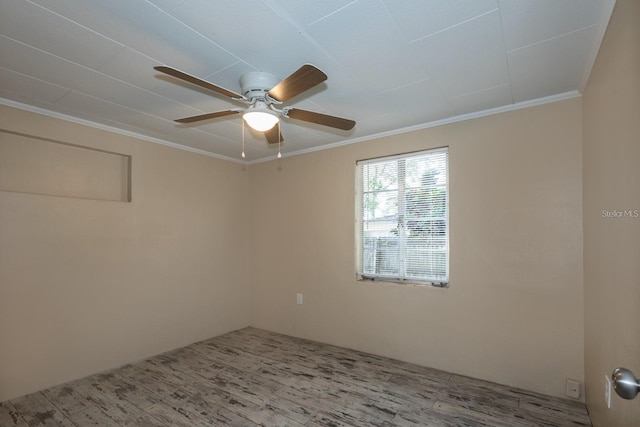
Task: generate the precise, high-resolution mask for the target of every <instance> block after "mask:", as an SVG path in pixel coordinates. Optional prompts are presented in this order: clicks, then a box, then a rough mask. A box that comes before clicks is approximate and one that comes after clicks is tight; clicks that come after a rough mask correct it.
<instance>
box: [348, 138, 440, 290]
mask: <svg viewBox="0 0 640 427" xmlns="http://www.w3.org/2000/svg"><path fill="white" fill-rule="evenodd" d="M447 155H448V153H447V150H446V149H438V150H431V151H426V152H421V153H412V154H408V155H404V156H393V157H392V158H386V159H376V160H372V161H363V162H359V163H358V168H359V173H360V174H359V176H360V177H361V180H360V181H359V182H358V186H359V193H358V194H360V195H361V196H360V197H361V199H360V201H359V206H360V210H359V213H358V222H359V227H358V236H357V238H358V251H359V264H358V276H359V277H363V276H364V277H365V278H367V277H369V278H374V279H375V278H378V279H380V280H392V281H408V282H416V283H424V282H438V283H441V282H448V276H449V272H448V267H449V231H448V193H447V192H448V182H447V179H448V159H447Z"/></svg>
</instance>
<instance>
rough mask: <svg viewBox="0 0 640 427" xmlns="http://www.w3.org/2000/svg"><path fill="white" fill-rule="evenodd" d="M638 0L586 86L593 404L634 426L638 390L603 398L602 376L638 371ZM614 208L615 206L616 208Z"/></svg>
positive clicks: (601, 423)
mask: <svg viewBox="0 0 640 427" xmlns="http://www.w3.org/2000/svg"><path fill="white" fill-rule="evenodd" d="M639 45H640V2H638V1H637V0H618V2H617V3H616V7H615V9H614V12H613V16H612V18H611V22H610V24H609V28H608V29H607V33H606V35H605V38H604V41H603V44H602V46H601V48H600V53H599V55H598V58H597V61H596V63H595V66H594V68H593V70H592V72H591V76H590V79H589V82H588V84H587V88H586V90H585V92H584V99H583V104H584V287H585V370H586V387H587V390H586V391H587V406H588V408H589V413H590V414H591V417H592V420H593V423H594V426H596V427H622V426H632V425H634V426H636V425H638V420H639V419H640V398H636V399H635V400H632V401H626V400H623V399H621V398H619V397H618V396H616V395H615V394H614V396H613V397H612V399H611V409H607V408H606V406H605V403H604V402H605V401H604V397H603V396H604V392H603V390H604V387H603V383H604V376H605V375H607V376H610V375H611V372H612V371H613V369H615V368H616V367H618V366H623V367H626V368H628V369H631V370H632V371H633V372H634V373H635V375H636V377H638V376H640V310H639V309H638V307H639V305H640V264H639V263H638V260H640V218H637V217H635V218H634V217H629V216H624V214H623V216H622V217H621V218H617V217H610V218H606V217H603V214H602V211H603V210H608V211H613V210H620V211H623V210H636V209H640V190H639V187H638V183H640V167H639V163H638V161H639V160H640V120H639V119H640V79H639V78H638V76H640V50H638V46H639ZM614 215H615V214H614Z"/></svg>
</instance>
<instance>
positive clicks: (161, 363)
mask: <svg viewBox="0 0 640 427" xmlns="http://www.w3.org/2000/svg"><path fill="white" fill-rule="evenodd" d="M0 425H1V426H43V425H47V426H49V425H62V426H88V425H101V426H115V425H131V426H256V425H261V426H309V427H317V426H336V427H337V426H367V427H369V426H384V427H393V426H509V427H512V426H590V425H591V422H590V420H589V416H588V415H587V411H586V409H585V407H584V405H583V404H581V403H579V402H574V401H571V400H564V399H556V398H550V397H548V396H543V395H540V394H536V393H532V392H528V391H524V390H520V389H515V388H511V387H506V386H501V385H498V384H494V383H489V382H486V381H480V380H475V379H471V378H467V377H462V376H458V375H453V374H449V373H447V372H442V371H438V370H434V369H430V368H424V367H420V366H416V365H412V364H409V363H404V362H399V361H396V360H391V359H387V358H384V357H379V356H374V355H371V354H365V353H361V352H358V351H353V350H348V349H344V348H340V347H335V346H331V345H327V344H322V343H317V342H312V341H307V340H302V339H298V338H292V337H288V336H285V335H280V334H275V333H272V332H266V331H262V330H259V329H254V328H246V329H242V330H239V331H235V332H231V333H229V334H226V335H222V336H219V337H216V338H212V339H210V340H207V341H202V342H199V343H196V344H192V345H190V346H188V347H184V348H181V349H178V350H175V351H172V352H169V353H165V354H162V355H159V356H156V357H153V358H151V359H148V360H145V361H143V362H140V363H136V364H132V365H127V366H124V367H122V368H119V369H115V370H113V371H109V372H106V373H102V374H98V375H93V376H91V377H87V378H84V379H81V380H78V381H74V382H70V383H67V384H63V385H60V386H57V387H53V388H50V389H47V390H44V391H41V392H37V393H33V394H30V395H27V396H24V397H21V398H18V399H14V400H11V401H9V402H4V403H1V404H0Z"/></svg>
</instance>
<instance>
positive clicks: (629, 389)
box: [611, 368, 640, 400]
mask: <svg viewBox="0 0 640 427" xmlns="http://www.w3.org/2000/svg"><path fill="white" fill-rule="evenodd" d="M611 379H612V380H613V389H614V390H615V391H616V393H618V396H620V397H621V398H623V399H628V400H631V399H634V398H635V397H636V396H637V395H638V392H640V382H638V379H637V378H636V377H635V375H633V372H631V371H630V370H628V369H626V368H616V369H614V370H613V374H611Z"/></svg>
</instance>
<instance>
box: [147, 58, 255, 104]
mask: <svg viewBox="0 0 640 427" xmlns="http://www.w3.org/2000/svg"><path fill="white" fill-rule="evenodd" d="M153 69H154V70H156V71H160V72H161V73H165V74H168V75H170V76H173V77H176V78H178V79H180V80H184V81H185V82H189V83H191V84H194V85H196V86H200V87H203V88H205V89H209V90H212V91H214V92H217V93H219V94H220V95H224V96H228V97H229V98H244V97H243V96H242V95H240V94H239V93H235V92H233V91H230V90H228V89H225V88H223V87H220V86H216V85H214V84H213V83H209V82H206V81H204V80H202V79H199V78H197V77H194V76H192V75H190V74H187V73H185V72H182V71H180V70H176V69H175V68H171V67H167V66H166V65H159V66H157V67H153Z"/></svg>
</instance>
